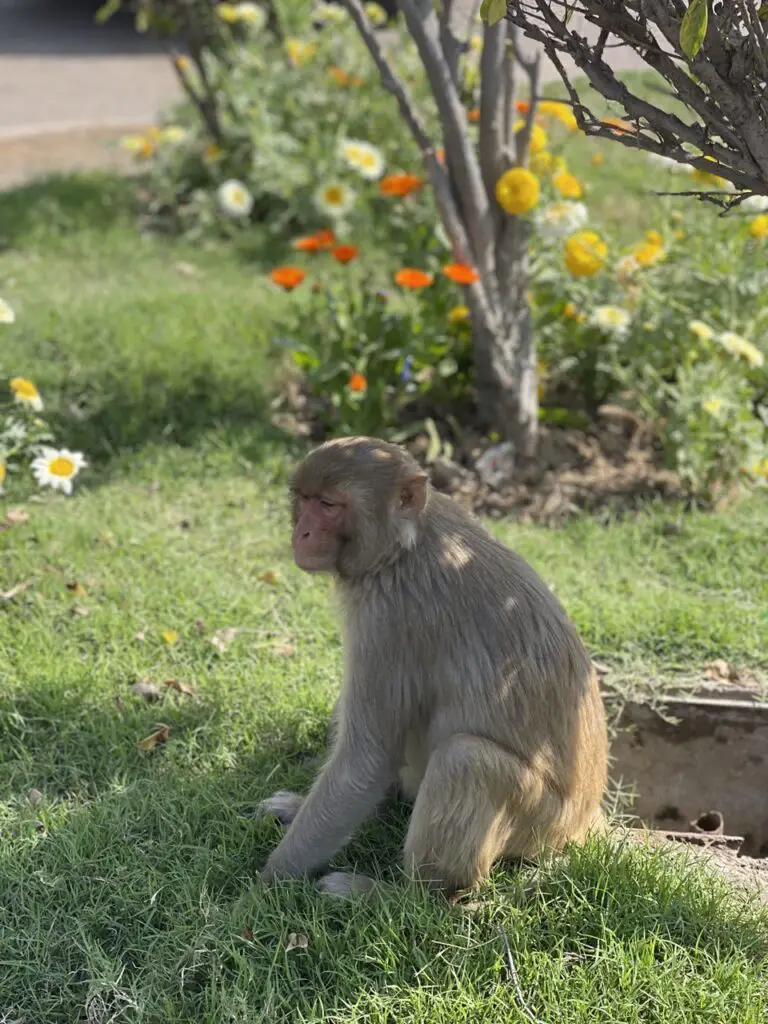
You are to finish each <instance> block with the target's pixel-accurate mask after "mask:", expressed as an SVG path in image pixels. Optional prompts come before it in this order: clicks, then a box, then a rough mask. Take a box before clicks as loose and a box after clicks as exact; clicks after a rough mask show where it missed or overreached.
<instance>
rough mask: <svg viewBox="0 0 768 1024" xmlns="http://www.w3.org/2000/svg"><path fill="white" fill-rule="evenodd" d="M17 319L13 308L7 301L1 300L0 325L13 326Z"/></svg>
mask: <svg viewBox="0 0 768 1024" xmlns="http://www.w3.org/2000/svg"><path fill="white" fill-rule="evenodd" d="M15 319H16V314H15V313H14V312H13V310H12V309H11V307H10V306H9V305H8V303H7V302H6V301H5V299H0V324H12V323H13V322H14V321H15Z"/></svg>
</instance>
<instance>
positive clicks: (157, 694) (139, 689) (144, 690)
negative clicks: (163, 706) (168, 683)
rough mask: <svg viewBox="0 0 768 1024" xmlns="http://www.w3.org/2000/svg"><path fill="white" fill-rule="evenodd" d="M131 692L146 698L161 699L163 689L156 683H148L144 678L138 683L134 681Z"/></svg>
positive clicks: (148, 699)
mask: <svg viewBox="0 0 768 1024" xmlns="http://www.w3.org/2000/svg"><path fill="white" fill-rule="evenodd" d="M131 693H135V694H136V696H137V697H143V698H144V700H147V701H152V700H160V698H161V697H162V696H163V691H162V690H161V689H160V687H159V686H156V685H155V684H154V683H148V682H145V681H144V680H141V679H140V680H139V682H138V683H134V684H133V686H132V687H131Z"/></svg>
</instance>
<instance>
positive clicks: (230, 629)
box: [211, 626, 242, 654]
mask: <svg viewBox="0 0 768 1024" xmlns="http://www.w3.org/2000/svg"><path fill="white" fill-rule="evenodd" d="M238 633H242V629H238V628H237V627H236V626H227V627H226V628H224V629H217V630H216V632H215V633H214V634H213V636H212V637H211V643H212V644H213V646H214V647H215V648H216V650H217V651H218V652H219V653H220V654H223V653H224V651H226V649H227V648H228V647H229V645H230V644H231V643H232V641H233V640H234V639H235V637H236V636H237V634H238Z"/></svg>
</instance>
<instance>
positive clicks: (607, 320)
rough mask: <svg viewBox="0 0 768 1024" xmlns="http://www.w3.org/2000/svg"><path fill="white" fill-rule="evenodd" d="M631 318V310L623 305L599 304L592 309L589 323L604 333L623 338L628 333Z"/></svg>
mask: <svg viewBox="0 0 768 1024" xmlns="http://www.w3.org/2000/svg"><path fill="white" fill-rule="evenodd" d="M631 319H632V318H631V316H630V314H629V311H628V310H626V309H622V308H621V306H598V307H597V308H596V309H594V310H593V311H592V315H591V316H590V318H589V323H590V325H591V326H592V327H597V329H598V330H599V331H602V332H603V334H610V335H611V336H612V337H614V338H622V337H623V336H624V335H625V334H626V333H627V328H628V327H629V322H630V320H631Z"/></svg>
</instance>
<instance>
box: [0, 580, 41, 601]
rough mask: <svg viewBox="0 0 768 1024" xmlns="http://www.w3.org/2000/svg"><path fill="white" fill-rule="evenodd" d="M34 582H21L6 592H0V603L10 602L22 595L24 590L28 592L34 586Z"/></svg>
mask: <svg viewBox="0 0 768 1024" xmlns="http://www.w3.org/2000/svg"><path fill="white" fill-rule="evenodd" d="M34 582H35V581H34V580H22V581H21V583H14V585H13V586H12V587H9V588H8V590H0V601H12V600H13V599H14V597H16V596H18V595H19V594H23V593H24V591H25V590H29V588H30V587H31V586H33V585H34Z"/></svg>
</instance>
